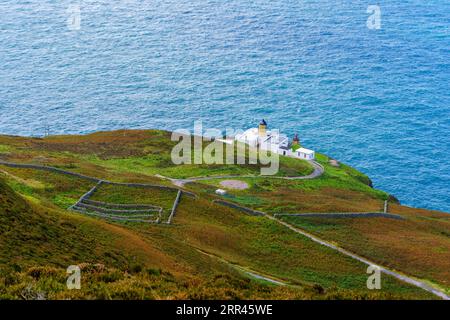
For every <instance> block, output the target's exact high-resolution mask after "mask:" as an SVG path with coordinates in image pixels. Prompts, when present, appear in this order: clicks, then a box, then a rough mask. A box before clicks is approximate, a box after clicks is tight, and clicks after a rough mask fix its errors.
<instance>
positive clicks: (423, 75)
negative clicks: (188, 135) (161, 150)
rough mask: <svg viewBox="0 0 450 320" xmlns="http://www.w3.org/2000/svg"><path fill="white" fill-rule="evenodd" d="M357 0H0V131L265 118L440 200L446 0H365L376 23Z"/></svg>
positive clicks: (449, 120)
mask: <svg viewBox="0 0 450 320" xmlns="http://www.w3.org/2000/svg"><path fill="white" fill-rule="evenodd" d="M371 4H373V3H370V2H367V1H360V0H353V1H327V0H305V1H301V0H279V1H269V0H256V1H244V0H228V1H223V0H202V1H200V0H190V1H180V0H165V1H162V0H151V1H150V0H149V1H137V0H117V1H110V0H84V1H83V0H71V1H65V0H62V1H50V0H27V1H24V0H2V1H1V2H0V133H2V134H16V135H42V134H43V133H44V132H45V128H46V126H47V125H48V126H49V128H50V133H52V134H59V133H87V132H92V131H96V130H109V129H117V128H161V129H177V128H192V126H193V121H194V120H198V119H202V120H203V123H204V126H211V127H218V128H225V127H236V128H247V127H249V126H253V125H254V124H255V123H256V122H257V121H259V120H260V119H261V118H265V119H266V120H267V121H268V123H269V126H271V127H275V128H279V129H280V130H282V131H283V132H285V133H287V134H292V133H294V132H298V133H299V134H300V137H301V140H302V142H303V144H305V145H306V146H308V147H310V148H313V149H316V150H318V151H320V152H323V153H326V154H328V155H330V156H333V157H335V158H337V159H339V160H341V161H343V162H346V163H348V164H350V165H352V166H354V167H356V168H358V169H359V170H361V171H363V172H365V173H366V174H368V175H369V176H370V177H371V178H372V180H373V181H374V184H375V186H376V187H377V188H380V189H383V190H386V191H388V192H390V193H392V194H394V195H395V196H397V197H398V198H399V199H400V200H401V201H402V203H404V204H407V205H411V206H418V207H425V208H432V209H440V210H446V211H450V195H449V191H450V183H449V182H450V164H449V163H450V161H449V159H448V155H449V154H450V134H449V133H450V130H449V129H450V2H449V1H447V0H441V1H438V0H429V1H423V0H410V1H394V0H385V1H378V2H377V3H376V4H378V5H379V6H380V9H381V29H380V30H371V29H369V28H367V26H366V20H367V18H368V17H369V14H368V13H367V12H366V10H367V7H368V6H369V5H371ZM74 5H75V6H77V5H79V8H80V18H81V24H80V29H79V30H72V29H73V28H71V27H69V25H68V19H69V17H71V16H73V10H72V9H73V6H74ZM68 9H69V10H68Z"/></svg>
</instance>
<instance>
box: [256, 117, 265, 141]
mask: <svg viewBox="0 0 450 320" xmlns="http://www.w3.org/2000/svg"><path fill="white" fill-rule="evenodd" d="M266 129H267V122H266V120H264V119H262V120H261V122H260V123H259V126H258V135H259V136H260V137H265V136H267V130H266Z"/></svg>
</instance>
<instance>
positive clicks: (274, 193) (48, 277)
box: [0, 130, 449, 299]
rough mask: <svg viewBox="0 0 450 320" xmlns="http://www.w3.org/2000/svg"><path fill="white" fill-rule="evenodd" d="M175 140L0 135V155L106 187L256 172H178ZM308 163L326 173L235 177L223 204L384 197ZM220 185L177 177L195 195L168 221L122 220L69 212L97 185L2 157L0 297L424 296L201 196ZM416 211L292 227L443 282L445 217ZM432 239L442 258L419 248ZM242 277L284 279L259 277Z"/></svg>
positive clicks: (285, 164)
mask: <svg viewBox="0 0 450 320" xmlns="http://www.w3.org/2000/svg"><path fill="white" fill-rule="evenodd" d="M174 144H175V143H174V142H172V141H170V134H169V133H167V132H164V131H156V130H148V131H144V130H139V131H124V130H122V131H114V132H99V133H95V134H91V135H85V136H54V137H48V138H45V139H38V138H22V137H11V136H0V160H6V161H11V162H18V163H33V164H41V165H51V166H55V167H59V168H64V169H66V170H70V171H73V172H78V173H82V174H85V175H89V176H94V177H98V178H101V179H108V180H111V181H116V182H139V183H152V184H155V183H157V184H164V185H171V182H170V181H169V180H165V179H161V178H160V177H158V176H155V174H158V175H165V176H169V177H172V178H176V177H192V176H200V175H201V176H203V175H205V176H216V175H223V174H245V175H247V174H251V175H253V174H258V173H259V169H260V166H259V165H242V166H227V165H223V166H221V165H219V166H217V165H201V166H194V165H185V166H175V165H173V164H172V163H171V162H170V161H168V158H167V157H168V156H170V150H171V147H172V146H173V145H174ZM318 161H319V162H320V163H321V164H322V165H323V166H324V168H325V173H324V174H323V175H322V176H320V177H319V178H317V179H312V180H283V179H272V178H241V179H239V180H242V181H246V182H247V183H248V184H249V186H250V188H248V189H246V190H228V195H227V196H226V199H227V200H229V201H232V202H235V203H239V204H242V205H245V206H247V207H252V208H254V209H259V210H263V211H265V212H268V213H277V212H284V213H286V212H287V213H290V212H292V213H296V212H345V211H378V210H381V209H382V206H383V201H384V200H385V199H388V198H389V195H388V194H386V193H384V192H382V191H380V190H375V189H372V188H371V186H370V185H371V183H370V179H369V178H368V177H367V176H365V175H364V174H362V173H360V172H358V171H356V170H354V169H353V168H350V167H348V166H345V165H344V164H341V165H340V166H339V167H334V166H332V165H330V163H329V159H328V157H326V156H324V155H318ZM311 172H312V166H311V165H310V164H309V163H307V162H304V161H300V160H294V159H288V158H283V159H282V164H281V172H280V176H301V175H306V174H309V173H311ZM220 181H221V179H213V180H208V181H201V182H197V183H189V184H186V185H185V186H184V188H186V189H187V190H189V191H192V192H195V193H196V194H197V198H195V199H194V198H190V197H185V196H183V197H182V198H181V202H180V205H179V207H178V209H177V212H176V215H175V219H174V223H173V224H172V225H163V224H146V223H136V222H133V223H132V222H126V223H120V222H108V221H104V220H101V219H97V218H91V217H88V216H85V215H83V214H80V213H74V212H71V211H67V208H69V207H70V206H71V205H73V204H74V203H75V202H76V201H77V200H78V198H79V197H80V196H81V195H83V194H84V193H85V192H87V191H88V190H89V189H91V188H92V186H93V185H94V184H95V183H94V182H90V181H87V180H83V179H80V178H76V177H71V176H67V175H62V174H59V173H52V172H47V171H42V170H35V169H18V168H11V167H7V166H4V165H0V194H1V198H0V219H1V220H0V222H1V226H0V230H1V233H0V237H1V239H0V240H1V241H2V244H3V243H5V245H4V246H3V245H2V246H1V247H0V270H1V273H0V295H1V297H4V298H24V297H23V294H25V296H27V295H29V296H30V298H33V297H34V298H37V297H39V293H44V294H45V296H46V297H47V298H58V299H59V298H137V299H141V298H148V299H151V298H164V299H166V298H167V299H172V298H225V299H232V298H242V299H245V298H280V299H294V298H301V299H327V298H344V299H345V298H352V299H353V298H357V299H380V298H433V296H431V295H430V294H428V293H427V292H426V291H423V290H421V289H418V288H415V287H412V286H410V285H406V284H404V283H401V282H399V281H397V280H395V279H394V278H391V277H389V276H383V278H382V281H383V290H381V291H370V290H368V289H367V288H366V280H367V274H366V266H364V265H363V264H361V263H359V262H356V261H355V260H352V259H350V258H347V257H345V256H343V255H342V254H340V253H337V252H334V251H332V250H331V249H329V248H326V247H324V246H321V245H319V244H317V243H315V242H312V241H311V240H309V239H307V238H305V237H303V236H301V235H299V234H296V233H294V232H292V231H290V230H289V229H287V228H286V227H283V226H282V225H279V224H277V223H276V222H273V221H271V220H269V219H267V218H265V217H252V216H248V215H246V214H244V213H242V212H240V211H237V210H235V209H230V208H226V207H223V206H219V205H217V204H214V203H212V200H214V199H217V198H218V197H219V196H217V195H216V194H215V193H214V191H215V189H216V188H217V186H219V183H220ZM174 198H175V193H174V192H172V193H171V192H160V191H158V190H156V191H155V190H151V189H146V188H129V187H123V186H117V185H102V186H101V187H100V188H99V189H98V191H97V192H96V193H95V194H94V195H93V196H92V198H91V199H92V200H99V201H106V202H112V203H122V204H123V203H138V204H139V203H142V204H154V205H160V206H162V207H163V208H165V209H166V211H169V210H170V207H171V204H172V202H173V199H174ZM395 210H398V211H401V212H400V213H401V214H404V212H403V211H402V210H405V209H404V207H402V206H395ZM427 212H428V211H420V212H417V216H415V218H414V219H415V220H414V223H406V224H398V225H396V228H397V229H396V230H394V231H392V233H390V236H389V237H387V238H383V237H378V238H377V236H376V235H374V233H375V231H374V230H375V227H379V226H381V228H388V226H386V225H383V224H377V220H373V221H372V220H370V221H369V220H364V221H365V222H361V223H362V225H361V226H359V225H358V224H356V223H355V224H351V225H349V226H348V225H346V226H345V227H341V225H340V224H341V223H342V221H334V222H332V223H329V222H320V221H319V222H317V223H316V224H315V225H313V224H312V223H310V224H304V223H303V222H302V223H303V224H302V223H300V222H298V221H297V220H295V221H294V220H292V221H291V220H289V222H290V223H292V224H295V225H298V226H301V227H304V228H305V229H308V230H310V231H311V232H314V233H317V234H319V233H320V232H321V230H322V229H324V228H325V229H326V226H333V227H330V230H335V229H336V230H338V231H339V230H342V232H338V231H336V232H334V233H326V232H324V233H320V235H321V236H323V237H324V238H326V239H329V240H331V241H335V242H338V243H339V244H342V246H344V247H346V248H349V249H351V250H352V251H355V252H357V253H360V254H361V255H364V256H367V257H368V258H370V259H374V260H377V261H380V263H381V262H382V263H385V264H386V265H387V266H391V267H393V268H395V269H397V270H400V271H402V272H404V273H407V274H412V275H415V276H417V277H419V278H423V279H425V280H430V281H433V282H434V283H436V284H438V285H441V286H444V287H445V286H447V285H448V284H447V282H446V281H447V280H448V275H447V273H446V272H445V267H446V264H445V259H446V253H447V251H446V250H447V249H448V247H449V245H448V242H446V238H445V237H447V240H448V235H447V236H446V235H445V232H446V228H447V225H446V224H445V222H443V218H442V217H439V218H436V217H435V216H427ZM289 219H290V218H289ZM444 220H445V219H444ZM327 221H329V220H327ZM423 221H426V223H424V224H422V222H423ZM372 223H373V224H374V225H372ZM365 224H366V225H365ZM390 227H392V225H391V226H390ZM400 230H402V232H403V234H404V235H405V239H406V238H408V237H415V236H417V237H419V239H423V240H424V242H423V245H422V246H420V245H419V246H416V250H410V249H409V248H410V245H409V243H408V241H406V240H405V241H403V240H402V239H400V240H399V239H395V236H394V233H395V232H399V231H400ZM378 234H379V233H378ZM361 239H366V240H365V241H366V242H367V241H368V240H367V239H370V242H371V245H370V246H369V245H363V243H366V242H364V241H361ZM385 239H388V240H389V241H390V242H392V245H391V248H393V249H392V250H391V251H389V250H385V247H383V246H381V243H382V241H383V240H385ZM427 241H428V242H427ZM431 243H433V244H435V247H436V248H437V249H436V250H440V252H441V254H436V255H435V254H426V252H428V251H427V250H426V247H427V246H429V244H431ZM362 249H364V251H361V250H362ZM11 253H13V254H11ZM442 253H443V254H442ZM422 258H424V259H426V262H423V261H422ZM73 264H77V265H82V266H84V268H85V278H83V279H84V280H85V284H87V285H86V286H85V287H83V288H82V290H80V291H69V290H67V289H65V286H64V283H65V280H64V279H65V278H64V275H65V274H64V272H65V268H67V266H68V265H73ZM427 269H428V271H426V270H427ZM447 269H448V268H447ZM421 271H423V272H421ZM11 272H12V273H11ZM249 272H250V273H249ZM251 273H256V274H259V275H262V276H264V277H267V278H272V279H276V280H279V281H281V282H284V283H285V284H286V285H285V286H277V285H273V284H270V283H269V282H266V281H262V280H260V279H256V278H254V277H252V276H251ZM30 284H31V285H32V290H31V292H28V291H27V290H28V289H27V288H28V286H29V285H30ZM24 290H25V291H24ZM24 292H25V293H24ZM27 297H28V296H27Z"/></svg>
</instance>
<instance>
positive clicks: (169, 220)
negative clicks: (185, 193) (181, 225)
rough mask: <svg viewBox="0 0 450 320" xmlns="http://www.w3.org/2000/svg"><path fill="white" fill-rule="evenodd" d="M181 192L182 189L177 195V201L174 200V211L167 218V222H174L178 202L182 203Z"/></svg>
mask: <svg viewBox="0 0 450 320" xmlns="http://www.w3.org/2000/svg"><path fill="white" fill-rule="evenodd" d="M181 194H182V191H181V190H179V191H178V194H177V197H176V199H175V201H174V202H173V206H172V211H171V212H170V216H169V218H168V219H167V224H171V223H172V219H173V217H174V215H175V212H176V210H177V207H178V204H179V203H180V200H181Z"/></svg>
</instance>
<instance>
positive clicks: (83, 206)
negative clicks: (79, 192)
mask: <svg viewBox="0 0 450 320" xmlns="http://www.w3.org/2000/svg"><path fill="white" fill-rule="evenodd" d="M80 207H81V208H86V209H88V210H92V211H98V212H101V213H107V214H114V213H123V214H130V215H131V214H132V213H147V214H148V215H152V214H153V213H151V212H160V211H161V210H162V208H161V209H155V208H152V209H142V210H119V209H110V208H102V207H98V206H94V205H90V204H86V203H84V202H81V203H78V204H77V208H80Z"/></svg>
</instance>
